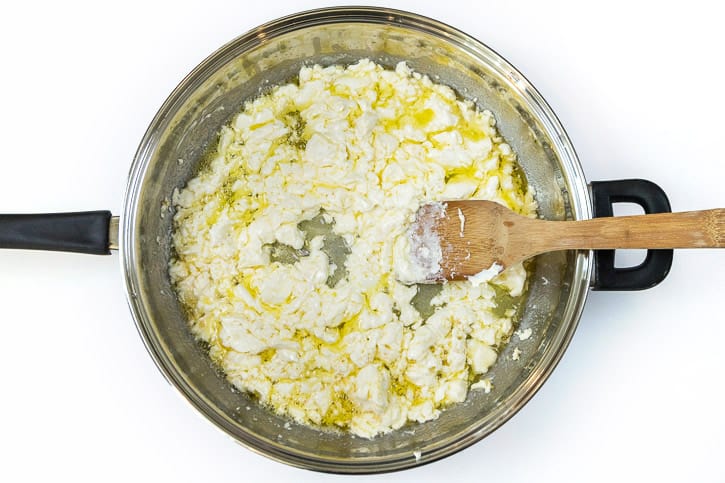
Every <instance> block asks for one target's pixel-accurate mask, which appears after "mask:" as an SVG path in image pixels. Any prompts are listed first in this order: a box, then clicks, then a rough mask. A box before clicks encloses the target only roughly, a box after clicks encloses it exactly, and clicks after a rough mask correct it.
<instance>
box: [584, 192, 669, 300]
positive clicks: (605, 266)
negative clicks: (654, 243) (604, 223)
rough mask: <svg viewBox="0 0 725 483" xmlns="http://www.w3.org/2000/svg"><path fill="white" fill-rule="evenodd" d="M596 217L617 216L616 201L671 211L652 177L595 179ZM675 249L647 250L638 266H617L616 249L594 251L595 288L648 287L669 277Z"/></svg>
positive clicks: (633, 288)
mask: <svg viewBox="0 0 725 483" xmlns="http://www.w3.org/2000/svg"><path fill="white" fill-rule="evenodd" d="M591 192H592V202H593V208H594V217H595V218H601V217H606V216H614V211H613V208H612V205H613V204H614V203H636V204H638V205H640V206H641V207H642V208H644V212H645V213H647V214H649V213H671V212H672V209H671V208H670V201H669V200H668V199H667V195H666V194H665V192H664V191H663V190H662V188H660V187H659V186H657V185H656V184H654V183H653V182H651V181H647V180H644V179H622V180H615V181H595V182H593V183H591ZM673 253H674V252H673V250H647V257H646V258H645V259H644V262H642V263H641V264H640V265H638V266H636V267H627V268H615V267H614V250H597V251H595V252H594V268H595V273H594V283H593V284H592V290H644V289H647V288H651V287H654V286H655V285H657V284H658V283H660V282H661V281H662V280H664V279H665V277H667V274H668V273H669V272H670V267H672V256H673Z"/></svg>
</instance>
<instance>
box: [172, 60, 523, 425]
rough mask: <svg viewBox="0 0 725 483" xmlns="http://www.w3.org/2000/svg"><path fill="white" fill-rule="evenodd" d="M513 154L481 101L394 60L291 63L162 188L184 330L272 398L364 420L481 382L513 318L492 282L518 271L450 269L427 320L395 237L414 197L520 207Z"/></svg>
mask: <svg viewBox="0 0 725 483" xmlns="http://www.w3.org/2000/svg"><path fill="white" fill-rule="evenodd" d="M514 163H515V154H514V153H513V152H512V150H511V149H510V147H509V146H508V145H507V144H506V143H505V142H504V141H503V139H502V138H501V137H500V136H499V134H498V133H497V131H496V128H495V122H494V118H493V115H492V114H491V113H490V112H488V111H478V110H476V109H475V107H474V105H473V104H472V103H471V102H470V101H464V100H460V99H459V98H457V96H456V94H455V93H454V91H453V90H452V89H450V88H448V87H446V86H443V85H438V84H435V83H433V82H432V81H431V80H430V79H429V78H428V77H426V76H422V75H420V74H418V73H415V72H412V71H411V70H410V69H409V68H408V67H407V66H406V65H405V64H404V63H401V64H398V65H397V67H396V68H395V70H385V69H383V68H382V67H381V66H379V65H376V64H374V63H373V62H370V61H368V60H361V61H360V62H358V63H356V64H353V65H350V66H348V67H342V66H331V67H321V66H319V65H315V66H312V67H304V68H302V70H301V71H300V73H299V82H298V83H295V84H288V85H283V86H279V87H276V88H275V89H273V90H272V91H271V92H270V93H269V94H267V95H264V96H261V97H259V98H257V99H255V100H253V101H250V102H248V103H247V104H246V105H245V106H244V109H243V110H242V112H241V113H239V114H238V115H237V116H236V117H234V118H233V119H232V120H231V122H230V123H229V125H227V126H226V127H224V128H223V129H222V131H221V132H220V137H219V143H218V146H217V149H216V152H215V154H214V155H213V156H212V157H211V159H210V162H209V163H208V165H207V166H206V167H205V168H204V169H202V171H201V172H200V173H199V174H198V176H197V177H195V178H194V179H192V180H190V181H189V183H188V184H187V185H186V186H185V187H184V188H183V189H181V190H179V191H177V192H175V194H174V196H173V200H172V203H173V207H174V209H175V210H176V212H175V215H174V232H173V246H174V249H175V253H176V256H175V258H174V260H173V261H172V262H171V264H170V267H169V270H170V275H171V278H172V280H173V282H174V285H175V288H176V290H177V293H178V296H179V298H180V300H181V301H182V302H183V303H184V305H185V306H186V307H187V309H188V313H189V315H190V325H191V329H192V331H193V333H194V334H195V335H196V336H197V337H199V338H200V339H202V340H204V341H206V342H207V343H208V344H209V347H210V351H209V352H210V355H211V357H212V358H213V359H214V361H216V362H217V363H218V364H219V365H220V366H221V368H223V370H224V371H225V373H226V375H227V377H228V379H229V380H230V381H231V383H232V384H234V385H235V386H236V387H237V388H239V389H240V390H243V391H249V392H251V393H254V394H256V395H257V396H258V397H259V400H260V401H261V402H262V403H264V404H267V405H269V406H270V407H271V408H272V409H273V410H274V411H277V412H278V413H280V414H284V415H287V416H289V417H290V418H293V419H294V420H296V421H298V422H301V423H305V424H313V425H323V426H333V427H338V428H343V429H347V430H350V431H351V432H353V433H354V434H356V435H359V436H364V437H372V436H375V435H376V434H379V433H382V432H387V431H390V430H393V429H396V428H399V427H401V426H402V425H403V424H405V423H406V422H408V421H418V422H422V421H427V420H430V419H433V418H436V417H437V416H438V414H439V413H440V411H441V410H443V409H444V408H445V407H446V406H448V405H450V404H453V403H456V402H461V401H463V400H464V399H465V398H466V394H467V392H468V390H469V389H470V388H471V387H473V388H478V387H480V388H482V389H484V390H486V391H490V389H491V381H490V380H489V379H487V378H485V379H480V375H481V374H485V373H486V372H488V370H489V369H490V367H491V366H492V365H493V364H494V363H495V360H496V357H497V352H498V348H499V347H501V345H502V344H504V343H505V342H506V341H507V340H508V339H509V337H510V336H511V333H512V331H513V329H514V321H513V320H512V319H511V318H510V317H500V316H496V315H494V313H493V312H492V307H494V305H495V300H494V297H495V290H494V286H493V284H497V285H498V286H499V287H501V288H503V289H504V290H506V291H507V292H509V293H511V294H512V295H514V294H516V293H518V294H519V295H520V293H521V291H522V290H523V287H524V285H525V280H526V271H525V270H524V269H523V267H522V266H520V265H519V266H515V267H510V268H508V269H507V270H506V271H504V272H503V273H501V274H500V275H498V276H497V277H496V278H494V279H492V280H480V281H479V280H478V279H476V280H474V281H472V282H471V281H463V282H450V283H446V284H444V285H443V286H442V289H441V291H440V293H439V294H438V295H436V297H434V298H433V300H432V301H431V303H432V306H433V308H434V309H435V310H434V311H433V313H432V315H430V316H429V317H428V318H427V319H425V318H424V317H423V316H422V315H421V314H420V312H419V311H418V310H416V308H414V307H413V305H412V304H411V301H413V300H414V299H415V297H416V294H417V293H418V289H417V287H416V286H414V285H413V286H409V285H406V284H404V283H402V282H401V281H399V280H398V279H397V278H396V276H395V269H396V267H397V268H399V267H398V262H399V259H398V258H397V256H396V254H397V253H400V252H399V250H400V249H401V248H404V245H405V243H406V240H407V233H406V229H407V227H408V226H409V225H410V224H411V222H412V221H413V219H414V217H415V213H416V211H417V210H418V208H419V206H420V205H421V204H422V203H426V202H430V201H440V200H444V199H450V198H452V197H455V198H479V199H490V200H494V201H497V202H499V203H502V204H504V205H506V206H508V207H509V208H511V209H514V210H516V211H518V212H520V213H523V214H526V215H531V214H533V213H534V212H535V208H536V205H535V202H534V200H533V197H532V195H531V193H530V192H528V191H526V190H525V189H523V187H521V186H519V185H518V184H517V182H516V179H515V178H514V177H513V176H512V173H513V167H514ZM463 228H464V219H461V230H463ZM428 255H431V254H428ZM435 257H436V254H432V258H434V259H435ZM477 379H480V380H479V381H478V382H476V383H475V384H474V385H473V386H471V385H470V381H472V380H474V381H475V380H477Z"/></svg>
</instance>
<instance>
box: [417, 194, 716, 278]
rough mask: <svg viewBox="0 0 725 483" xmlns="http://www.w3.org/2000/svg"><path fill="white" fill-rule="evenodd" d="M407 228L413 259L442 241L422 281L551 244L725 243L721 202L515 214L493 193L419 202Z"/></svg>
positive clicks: (473, 270) (468, 273) (476, 269)
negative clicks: (612, 212) (633, 212)
mask: <svg viewBox="0 0 725 483" xmlns="http://www.w3.org/2000/svg"><path fill="white" fill-rule="evenodd" d="M410 233H411V237H410V240H411V255H412V257H411V258H412V259H413V261H414V262H415V260H416V254H420V253H421V251H422V252H423V253H425V254H426V255H427V256H429V254H430V253H432V252H435V251H436V249H437V248H438V246H430V244H431V242H432V243H438V244H439V246H440V252H439V253H440V255H441V259H440V261H439V265H440V270H437V271H435V272H434V273H428V274H427V275H426V276H425V278H426V281H429V282H430V281H443V280H463V279H468V278H471V277H473V276H475V275H477V274H481V272H482V271H488V272H484V273H483V275H484V276H486V274H487V273H488V275H489V276H493V275H495V274H496V273H498V271H500V270H502V269H504V268H506V267H509V266H511V265H514V264H516V263H519V262H522V261H524V260H526V259H527V258H530V257H533V256H534V255H538V254H540V253H544V252H550V251H556V250H569V249H584V250H602V249H615V248H723V247H725V208H719V209H714V210H705V211H689V212H682V213H662V214H653V215H638V216H621V217H607V218H595V219H592V220H583V221H546V220H540V219H533V218H527V217H525V216H522V215H518V214H516V213H514V212H513V211H511V210H509V209H508V208H506V207H504V206H501V205H499V204H498V203H495V202H492V201H483V200H460V201H446V202H442V203H428V204H426V205H423V206H421V208H420V209H419V210H418V213H417V216H416V220H415V222H414V223H413V226H412V227H411V232H410ZM431 233H433V234H434V236H433V237H431V236H430V235H431ZM435 235H437V236H435ZM492 267H493V268H492ZM436 268H437V267H436ZM489 278H490V277H489Z"/></svg>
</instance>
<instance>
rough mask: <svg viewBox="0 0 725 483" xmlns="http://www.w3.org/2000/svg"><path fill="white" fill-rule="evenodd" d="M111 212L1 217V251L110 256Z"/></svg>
mask: <svg viewBox="0 0 725 483" xmlns="http://www.w3.org/2000/svg"><path fill="white" fill-rule="evenodd" d="M110 222H111V212H110V211H85V212H80V213H49V214H43V215H0V248H23V249H26V250H53V251H59V252H74V253H89V254H91V255H109V254H110V253H111V251H110V250H109V243H108V228H109V225H110Z"/></svg>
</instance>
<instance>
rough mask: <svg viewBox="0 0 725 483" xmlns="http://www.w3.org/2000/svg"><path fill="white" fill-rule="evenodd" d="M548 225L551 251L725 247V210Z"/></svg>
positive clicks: (597, 219) (598, 219)
mask: <svg viewBox="0 0 725 483" xmlns="http://www.w3.org/2000/svg"><path fill="white" fill-rule="evenodd" d="M545 223H546V224H555V225H556V227H555V228H554V226H550V227H547V228H548V229H547V230H546V231H547V233H548V235H547V236H548V237H549V240H548V250H552V249H554V250H556V249H559V250H563V249H569V248H572V249H574V248H581V249H593V250H602V249H614V248H664V249H666V248H723V247H725V208H718V209H714V210H703V211H685V212H681V213H661V214H653V215H636V216H620V217H605V218H595V219H592V220H584V221H564V222H560V221H550V222H545ZM543 231H544V230H542V232H543ZM532 235H533V234H532ZM541 242H542V243H545V242H546V240H541Z"/></svg>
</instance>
